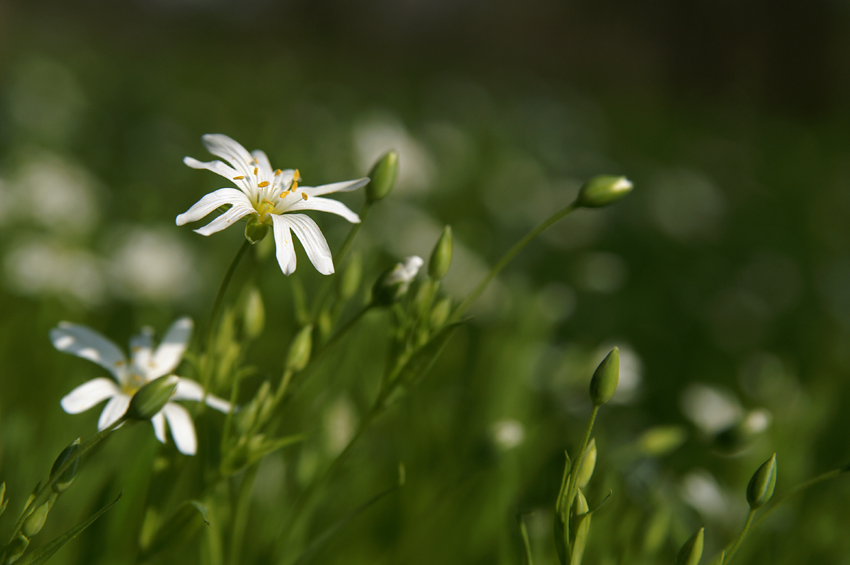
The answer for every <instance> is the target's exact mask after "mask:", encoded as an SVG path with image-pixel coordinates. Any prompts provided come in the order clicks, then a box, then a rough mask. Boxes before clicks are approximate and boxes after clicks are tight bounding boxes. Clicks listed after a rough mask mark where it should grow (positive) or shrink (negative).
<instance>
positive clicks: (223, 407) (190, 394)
mask: <svg viewBox="0 0 850 565" xmlns="http://www.w3.org/2000/svg"><path fill="white" fill-rule="evenodd" d="M171 399H172V400H194V401H196V402H200V401H201V400H203V401H204V402H206V404H207V406H209V407H210V408H215V409H216V410H218V411H219V412H224V413H227V412H230V409H231V406H230V403H229V402H228V401H226V400H224V399H222V398H219V397H217V396H214V395H212V394H207V395H206V398H204V387H202V386H201V384H200V383H198V382H196V381H193V380H192V379H184V378H182V377H181V378H180V381H179V382H178V383H177V391H176V392H175V393H174V396H172V397H171Z"/></svg>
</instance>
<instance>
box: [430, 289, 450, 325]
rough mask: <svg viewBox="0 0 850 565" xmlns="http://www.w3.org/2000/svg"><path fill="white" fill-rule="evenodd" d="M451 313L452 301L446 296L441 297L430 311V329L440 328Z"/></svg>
mask: <svg viewBox="0 0 850 565" xmlns="http://www.w3.org/2000/svg"><path fill="white" fill-rule="evenodd" d="M451 313H452V299H451V298H449V297H448V296H445V297H443V298H442V299H441V300H440V301H439V302H437V303H436V304H435V305H434V308H433V309H432V310H431V320H430V323H431V329H434V330H436V329H438V328H442V327H443V324H445V323H446V320H448V319H449V314H451Z"/></svg>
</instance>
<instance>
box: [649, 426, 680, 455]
mask: <svg viewBox="0 0 850 565" xmlns="http://www.w3.org/2000/svg"><path fill="white" fill-rule="evenodd" d="M686 439H688V432H687V431H686V430H685V428H683V427H682V426H658V427H655V428H650V429H648V430H646V431H645V432H644V433H642V434H641V436H640V437H639V438H638V440H637V445H638V449H640V451H641V453H643V454H644V455H648V456H649V457H661V456H664V455H667V454H668V453H672V452H673V451H675V450H677V449H678V448H679V447H680V446H681V445H682V444H683V443H685V440H686Z"/></svg>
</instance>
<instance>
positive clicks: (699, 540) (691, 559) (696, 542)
mask: <svg viewBox="0 0 850 565" xmlns="http://www.w3.org/2000/svg"><path fill="white" fill-rule="evenodd" d="M704 542H705V528H700V529H699V530H697V531H696V533H695V534H694V535H692V536H691V537H690V539H689V540H688V541H686V542H685V545H683V546H682V549H680V550H679V555H677V556H676V565H697V564H698V563H699V560H700V559H702V546H703V543H704Z"/></svg>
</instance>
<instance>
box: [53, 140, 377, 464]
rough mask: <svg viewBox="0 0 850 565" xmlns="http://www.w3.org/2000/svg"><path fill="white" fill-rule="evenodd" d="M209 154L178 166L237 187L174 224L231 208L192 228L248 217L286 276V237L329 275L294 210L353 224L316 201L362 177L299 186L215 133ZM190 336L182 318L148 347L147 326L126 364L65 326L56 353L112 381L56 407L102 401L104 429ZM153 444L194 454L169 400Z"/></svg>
mask: <svg viewBox="0 0 850 565" xmlns="http://www.w3.org/2000/svg"><path fill="white" fill-rule="evenodd" d="M202 139H203V142H204V145H205V146H206V147H207V149H208V150H209V152H210V153H212V154H213V155H215V156H216V157H220V158H221V159H224V161H226V163H225V162H222V161H210V162H207V163H203V162H201V161H198V160H196V159H193V158H191V157H186V158H185V159H184V160H183V162H184V163H186V164H187V165H188V166H190V167H192V168H195V169H207V170H210V171H212V172H214V173H217V174H219V175H221V176H223V177H225V178H227V179H228V180H229V181H231V182H232V183H234V184H235V185H236V187H237V188H221V189H219V190H216V191H214V192H211V193H210V194H207V195H206V196H204V197H203V198H201V199H200V200H199V201H198V202H197V203H196V204H195V205H194V206H192V207H191V208H189V210H187V211H186V212H185V213H183V214H180V215H179V216H177V225H183V224H186V223H189V222H194V221H197V220H200V219H201V218H203V217H205V216H207V215H208V214H210V213H211V212H212V211H213V210H215V209H217V208H219V207H220V206H225V205H230V208H229V209H228V210H227V211H225V212H224V213H223V214H221V215H220V216H218V217H217V218H216V219H215V220H213V221H212V222H210V223H209V224H207V225H206V226H204V227H202V228H200V229H197V230H195V231H196V232H198V233H200V234H201V235H210V234H213V233H216V232H218V231H221V230H223V229H224V228H226V227H228V226H230V225H232V224H233V223H235V222H237V221H238V220H240V219H243V218H246V217H248V221H249V223H251V224H252V225H253V226H254V227H255V228H259V229H260V230H264V229H267V228H271V229H272V231H273V234H274V239H275V245H276V248H277V253H276V255H277V260H278V263H279V264H280V268H281V270H282V271H283V272H284V274H286V275H290V274H292V273H293V272H294V271H295V264H296V257H295V248H294V246H293V240H292V235H291V234H292V233H295V235H296V237H298V239H299V240H300V241H301V244H302V245H303V247H304V250H305V251H306V253H307V257H308V258H309V259H310V261H311V262H312V263H313V265H314V266H315V267H316V269H317V270H318V271H319V272H320V273H322V274H324V275H329V274H331V273H333V272H334V266H333V259H332V258H331V252H330V249H329V248H328V243H327V241H326V240H325V237H324V235H323V234H322V232H321V230H320V229H319V226H317V225H316V222H314V221H313V220H312V219H311V218H310V217H308V216H306V215H304V214H299V213H297V212H301V211H305V210H318V211H322V212H330V213H332V214H337V215H339V216H342V217H343V218H345V219H346V220H348V221H349V222H352V223H357V222H359V221H360V218H359V217H358V216H357V214H355V213H354V212H352V211H351V210H350V209H349V208H348V207H347V206H345V205H344V204H342V203H341V202H338V201H336V200H330V199H328V198H322V195H325V194H331V193H334V192H347V191H351V190H355V189H357V188H360V187H362V186H364V185H365V184H366V183H368V182H369V179H368V178H362V179H358V180H352V181H345V182H338V183H334V184H328V185H323V186H317V187H310V186H299V182H300V180H301V175H300V173H299V172H298V170H297V169H295V170H293V169H286V170H281V169H277V170H272V167H271V164H270V163H269V159H268V157H267V156H266V154H265V153H263V152H262V151H254V152H252V153H249V152H248V151H247V150H246V149H245V148H244V147H242V146H241V145H240V144H239V143H237V142H236V141H234V140H233V139H231V138H229V137H227V136H226V135H221V134H210V135H205V136H203V138H202ZM191 334H192V321H191V320H190V319H189V318H181V319H179V320H177V321H176V322H174V324H172V326H171V327H170V328H169V329H168V331H167V332H166V333H165V336H164V337H163V339H162V342H161V343H160V344H159V346H158V347H156V348H154V344H153V331H152V330H150V329H149V328H145V329H143V330H142V331H141V333H140V334H138V335H136V336H135V337H133V338H132V339H131V340H130V358H129V360H128V359H127V358H126V357H125V356H124V354H123V353H122V351H121V350H120V349H119V348H118V347H117V346H116V345H115V344H114V343H113V342H111V341H109V340H108V339H106V338H105V337H103V336H102V335H100V334H99V333H97V332H95V331H93V330H91V329H89V328H86V327H84V326H80V325H76V324H71V323H68V322H63V323H61V324H60V325H59V327H57V328H54V329H53V330H52V331H51V332H50V339H51V341H52V342H53V345H54V346H55V347H56V349H58V350H60V351H63V352H66V353H71V354H73V355H77V356H78V357H82V358H84V359H88V360H90V361H94V362H95V363H97V364H98V365H100V366H101V367H103V368H104V369H106V370H107V371H109V372H110V373H111V375H112V378H111V379H109V378H105V377H100V378H96V379H92V380H90V381H88V382H86V383H84V384H82V385H80V386H78V387H77V388H75V389H74V390H72V391H71V392H70V393H69V394H68V395H66V396H65V397H64V398H63V399H62V401H61V405H62V408H63V409H64V410H65V411H66V412H68V413H70V414H77V413H80V412H83V411H86V410H88V409H90V408H92V407H94V406H96V405H97V404H100V403H101V402H103V401H104V400H108V402H107V403H106V406H105V407H104V408H103V411H102V412H101V414H100V419H99V420H98V429H100V430H103V429H105V428H107V427H109V426H110V425H112V424H114V423H115V422H117V421H118V420H119V419H120V418H121V417H122V416H123V415H124V414H125V413H126V412H127V408H128V407H129V405H130V400H131V399H132V398H133V395H134V394H135V393H136V392H137V391H138V390H139V389H140V388H142V386H144V385H145V384H147V383H149V382H151V381H153V380H155V379H157V378H160V377H164V376H171V375H172V374H173V371H174V370H175V369H176V368H177V366H178V365H179V364H180V361H181V360H182V358H183V354H184V353H185V351H186V348H187V346H188V343H189V338H190V336H191ZM177 378H178V379H179V380H178V384H177V388H176V390H175V393H174V395H173V396H172V398H171V400H172V401H179V400H192V401H203V402H205V403H206V404H207V405H209V406H210V407H212V408H215V409H217V410H220V411H222V412H228V411H230V410H231V406H230V403H228V402H227V401H225V400H222V399H221V398H218V397H215V396H212V395H210V394H208V393H207V391H205V390H204V388H203V387H202V386H201V385H200V384H199V383H197V382H195V381H193V380H191V379H186V378H180V377H177ZM151 423H152V424H153V429H154V434H155V435H156V438H157V439H158V440H159V441H161V442H163V443H164V442H165V440H166V425H167V427H168V428H169V429H170V431H171V437H172V438H174V443H175V445H176V446H177V449H178V450H180V451H181V452H182V453H184V454H186V455H193V454H195V452H196V451H197V438H196V435H195V426H194V424H193V422H192V417H191V415H190V414H189V412H188V411H187V410H186V409H185V408H183V407H182V406H181V405H179V404H177V403H176V402H168V403H166V404H165V406H164V407H163V409H162V410H161V411H159V412H158V413H157V414H156V415H154V416H153V418H151Z"/></svg>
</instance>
